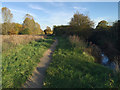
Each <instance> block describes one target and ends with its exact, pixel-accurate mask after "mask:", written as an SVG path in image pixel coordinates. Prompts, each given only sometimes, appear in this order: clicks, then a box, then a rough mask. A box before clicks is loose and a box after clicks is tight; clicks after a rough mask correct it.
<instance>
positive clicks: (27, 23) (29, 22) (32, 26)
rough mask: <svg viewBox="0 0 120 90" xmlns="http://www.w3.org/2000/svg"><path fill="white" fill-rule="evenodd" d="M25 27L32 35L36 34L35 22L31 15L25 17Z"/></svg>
mask: <svg viewBox="0 0 120 90" xmlns="http://www.w3.org/2000/svg"><path fill="white" fill-rule="evenodd" d="M23 27H25V28H28V29H29V32H30V34H34V31H35V21H34V19H33V17H32V16H31V15H29V14H26V15H25V20H24V21H23Z"/></svg>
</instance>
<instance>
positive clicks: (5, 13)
mask: <svg viewBox="0 0 120 90" xmlns="http://www.w3.org/2000/svg"><path fill="white" fill-rule="evenodd" d="M12 18H13V15H12V13H11V11H10V10H9V9H8V8H6V7H3V8H2V20H3V24H2V34H3V35H5V34H8V31H10V30H12V28H13V27H12V26H11V25H12V24H11V20H12Z"/></svg>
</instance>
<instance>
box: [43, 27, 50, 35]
mask: <svg viewBox="0 0 120 90" xmlns="http://www.w3.org/2000/svg"><path fill="white" fill-rule="evenodd" d="M44 32H45V34H51V32H52V30H51V28H50V27H48V26H47V27H46V29H45V30H44Z"/></svg>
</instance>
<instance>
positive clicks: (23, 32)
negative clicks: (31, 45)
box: [19, 28, 30, 35]
mask: <svg viewBox="0 0 120 90" xmlns="http://www.w3.org/2000/svg"><path fill="white" fill-rule="evenodd" d="M19 34H26V35H29V34H30V32H29V29H28V28H25V29H24V30H22V31H20V32H19Z"/></svg>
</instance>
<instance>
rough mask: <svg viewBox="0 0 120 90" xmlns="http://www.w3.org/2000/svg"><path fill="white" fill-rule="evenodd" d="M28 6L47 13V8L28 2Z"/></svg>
mask: <svg viewBox="0 0 120 90" xmlns="http://www.w3.org/2000/svg"><path fill="white" fill-rule="evenodd" d="M28 7H30V8H31V9H35V10H40V11H43V12H45V13H49V11H48V10H46V9H45V8H43V7H40V6H38V5H34V4H29V5H28Z"/></svg>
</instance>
